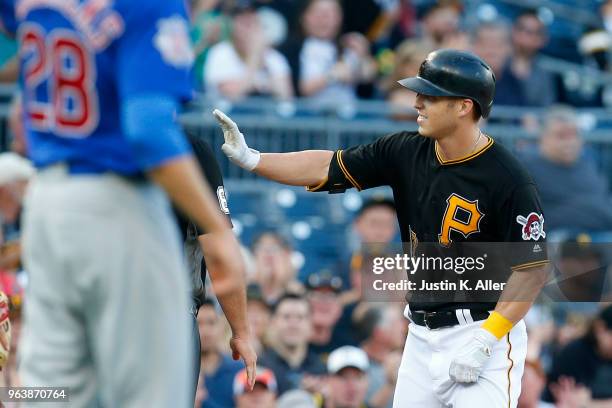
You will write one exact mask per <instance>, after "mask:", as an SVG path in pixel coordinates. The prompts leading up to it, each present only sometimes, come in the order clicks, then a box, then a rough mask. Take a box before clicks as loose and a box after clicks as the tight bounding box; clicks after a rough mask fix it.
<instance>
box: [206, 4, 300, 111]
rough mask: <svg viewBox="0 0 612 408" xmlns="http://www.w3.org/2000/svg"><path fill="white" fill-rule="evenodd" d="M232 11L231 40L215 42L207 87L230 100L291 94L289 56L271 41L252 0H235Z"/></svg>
mask: <svg viewBox="0 0 612 408" xmlns="http://www.w3.org/2000/svg"><path fill="white" fill-rule="evenodd" d="M230 14H231V16H232V19H233V26H232V40H231V41H224V42H221V43H218V44H216V45H215V46H213V47H212V48H211V49H210V51H209V53H208V56H207V57H206V63H205V65H204V83H205V87H206V91H207V92H208V93H210V94H211V95H213V96H222V97H225V98H228V99H231V100H239V99H242V98H244V97H247V96H255V95H268V96H273V97H275V98H277V99H280V100H287V99H290V98H292V96H293V89H292V87H291V71H290V68H289V65H288V64H287V60H286V59H285V57H284V56H283V55H282V54H281V53H279V52H278V51H276V50H275V49H273V48H272V47H271V46H270V45H269V44H268V40H267V38H266V36H265V34H264V31H263V27H262V24H261V21H260V18H259V16H258V14H257V12H256V10H255V7H254V6H253V4H252V3H251V1H250V0H236V3H235V5H234V6H233V7H232V8H231V9H230Z"/></svg>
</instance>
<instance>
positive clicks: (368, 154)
mask: <svg viewBox="0 0 612 408" xmlns="http://www.w3.org/2000/svg"><path fill="white" fill-rule="evenodd" d="M399 141H400V137H398V135H397V134H391V135H387V136H384V137H381V138H379V139H377V140H376V141H374V142H373V143H370V144H364V145H359V146H355V147H351V148H349V149H346V150H338V151H337V152H336V153H335V154H334V156H333V158H332V160H331V162H330V165H329V171H328V175H327V180H325V181H324V182H323V183H321V184H320V185H318V186H310V187H307V189H308V191H329V192H330V193H335V192H344V191H345V190H346V189H347V188H352V187H354V188H356V189H357V190H365V189H368V188H373V187H378V186H383V185H390V184H391V182H392V180H393V169H394V168H395V167H396V166H395V162H396V158H397V157H398V156H399V151H400V146H399Z"/></svg>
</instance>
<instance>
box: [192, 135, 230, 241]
mask: <svg viewBox="0 0 612 408" xmlns="http://www.w3.org/2000/svg"><path fill="white" fill-rule="evenodd" d="M186 134H187V139H188V140H189V143H190V144H191V147H192V149H193V154H194V156H195V158H196V160H197V162H198V165H199V167H200V170H201V171H202V174H203V175H204V179H205V180H206V182H207V183H208V185H209V186H210V188H211V190H212V193H213V195H214V197H215V198H216V199H217V202H218V204H219V211H221V212H222V213H223V214H225V216H227V218H228V220H229V221H230V224H231V219H230V215H229V214H230V211H229V206H228V204H227V197H226V195H225V186H224V185H223V175H222V174H221V168H220V166H219V162H218V161H217V159H216V157H215V154H214V152H213V150H212V148H211V147H210V145H209V144H208V143H207V142H206V141H204V140H203V139H202V138H200V137H198V136H197V135H196V134H195V133H193V132H191V131H186ZM196 231H197V233H198V235H203V234H206V231H204V230H202V229H201V228H199V227H197V226H196Z"/></svg>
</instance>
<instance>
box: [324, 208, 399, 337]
mask: <svg viewBox="0 0 612 408" xmlns="http://www.w3.org/2000/svg"><path fill="white" fill-rule="evenodd" d="M350 234H351V236H356V237H357V240H358V242H357V249H356V250H355V251H354V252H353V253H352V254H351V255H350V258H349V260H347V261H346V262H345V265H343V267H344V269H343V270H342V272H341V276H342V277H343V278H346V281H347V282H349V285H348V287H347V285H345V288H346V289H347V290H346V291H345V292H343V293H342V295H341V302H342V305H343V311H342V316H341V317H340V320H338V323H337V324H336V328H335V329H334V333H333V335H332V342H333V343H334V344H345V345H352V346H357V345H358V344H359V343H360V342H361V340H363V339H362V338H360V336H359V334H358V330H357V329H356V326H355V323H354V320H353V314H354V312H355V309H356V308H357V306H358V305H359V304H360V301H361V295H362V277H363V276H373V275H372V273H369V272H371V271H372V261H373V259H374V258H375V257H378V256H384V255H385V254H386V253H387V251H389V248H388V244H389V243H390V242H391V241H393V238H394V237H395V235H396V234H397V217H396V215H395V204H394V203H393V201H392V200H390V199H386V198H379V197H375V198H372V199H370V200H368V201H366V202H365V203H363V205H362V206H361V209H360V210H359V211H358V212H357V215H356V217H355V221H353V225H352V229H351V231H350Z"/></svg>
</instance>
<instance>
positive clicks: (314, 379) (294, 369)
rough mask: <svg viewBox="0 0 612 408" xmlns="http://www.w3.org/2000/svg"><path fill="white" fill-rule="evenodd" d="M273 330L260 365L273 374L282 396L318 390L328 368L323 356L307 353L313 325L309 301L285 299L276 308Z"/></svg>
mask: <svg viewBox="0 0 612 408" xmlns="http://www.w3.org/2000/svg"><path fill="white" fill-rule="evenodd" d="M270 328H271V333H270V346H269V347H268V348H267V349H265V350H264V353H263V354H262V355H261V356H260V358H259V363H261V364H262V365H264V366H266V367H269V368H270V369H271V370H272V371H274V374H275V375H276V378H277V380H278V390H279V395H280V394H282V393H284V392H285V391H288V390H292V389H296V388H306V389H309V390H312V389H318V388H319V387H320V384H321V378H320V376H322V375H324V374H325V366H324V365H323V363H322V361H321V358H320V356H319V355H318V354H316V353H314V352H312V351H309V349H308V339H309V338H310V335H311V333H312V323H311V311H310V306H309V304H308V301H307V300H306V298H304V297H302V296H300V295H297V294H290V293H288V294H285V295H283V296H282V297H281V298H280V299H279V300H278V302H277V303H276V305H275V307H274V312H273V314H272V321H271V327H270Z"/></svg>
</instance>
